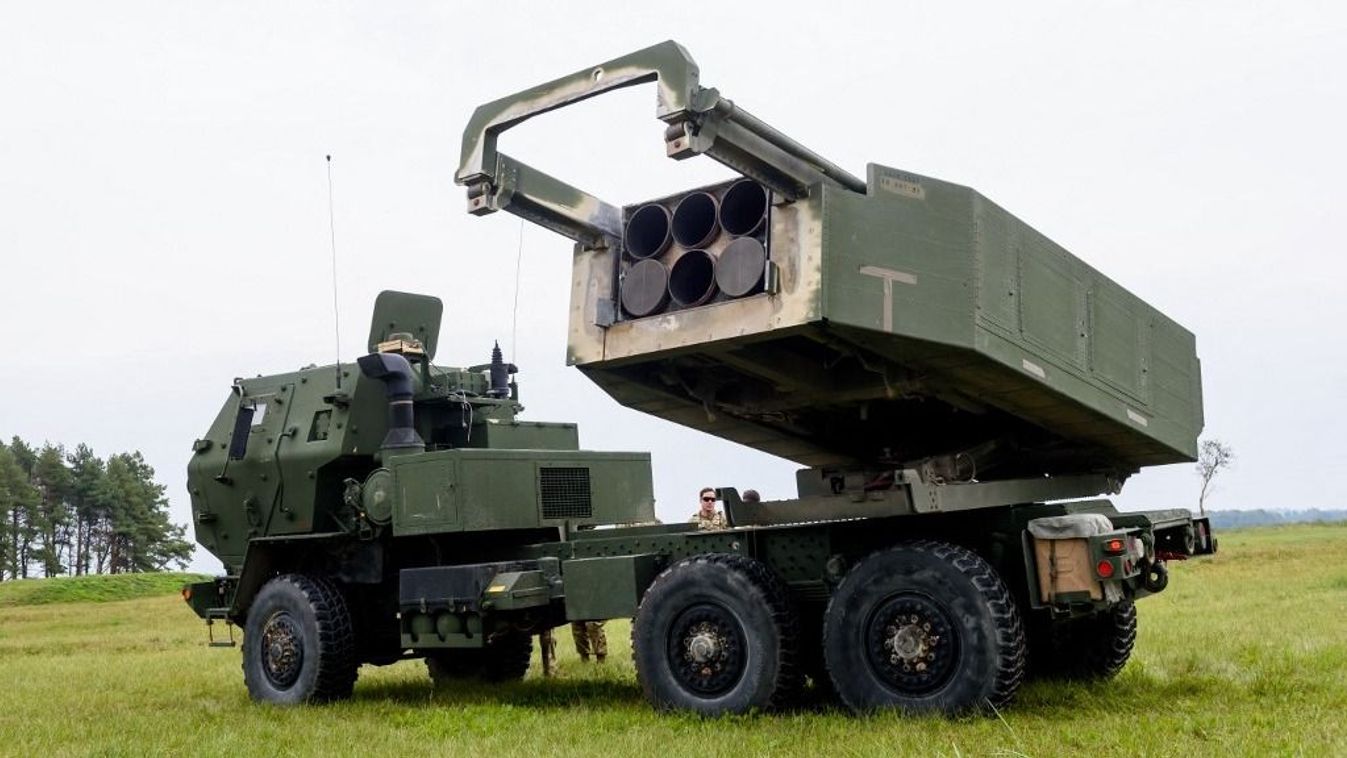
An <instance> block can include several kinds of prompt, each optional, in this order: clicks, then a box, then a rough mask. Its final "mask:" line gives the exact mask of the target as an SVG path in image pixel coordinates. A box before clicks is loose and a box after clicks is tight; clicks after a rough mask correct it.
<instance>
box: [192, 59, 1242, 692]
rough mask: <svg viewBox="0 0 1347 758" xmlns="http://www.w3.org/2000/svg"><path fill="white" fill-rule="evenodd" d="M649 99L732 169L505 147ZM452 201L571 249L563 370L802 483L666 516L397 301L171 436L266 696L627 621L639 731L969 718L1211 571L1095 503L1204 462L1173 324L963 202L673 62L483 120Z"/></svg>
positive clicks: (210, 604) (211, 616)
mask: <svg viewBox="0 0 1347 758" xmlns="http://www.w3.org/2000/svg"><path fill="white" fill-rule="evenodd" d="M646 83H650V84H653V85H654V88H655V90H656V102H657V108H656V115H657V117H658V118H659V120H660V121H661V122H662V125H663V129H662V138H663V141H664V145H665V149H666V153H667V154H668V155H669V156H670V157H672V158H675V159H684V158H688V157H691V156H694V155H698V154H705V155H707V156H710V157H711V158H713V159H715V160H717V161H719V162H721V163H723V164H724V165H726V166H728V167H730V168H731V169H732V170H733V172H734V174H735V175H734V176H733V177H732V178H731V179H730V180H728V181H725V182H721V183H717V184H715V185H712V186H708V187H698V188H694V189H691V190H688V191H683V192H678V193H675V194H673V195H669V196H667V197H661V198H656V199H652V200H648V201H640V202H632V203H627V204H625V205H611V204H609V203H607V202H605V201H602V200H600V199H598V198H597V197H594V196H592V195H590V194H588V193H586V192H584V191H582V190H579V189H577V188H575V187H572V186H570V185H568V184H566V183H565V182H563V181H561V180H558V179H556V178H554V177H551V176H548V175H546V174H544V173H542V172H540V171H538V170H536V169H533V168H531V167H529V166H528V165H526V164H524V163H521V162H519V161H517V160H515V159H513V158H511V157H510V156H508V155H505V154H504V153H501V152H500V151H499V150H498V149H497V139H498V137H499V135H500V133H501V132H503V131H505V130H507V129H509V128H510V127H512V126H515V125H517V124H519V123H521V122H523V121H525V120H527V119H529V118H532V117H534V116H538V115H541V114H544V113H546V112H548V111H551V110H554V109H556V108H559V107H563V106H566V105H569V104H571V103H575V102H578V101H580V100H584V99H586V98H589V97H593V96H595V95H598V94H601V93H603V92H606V91H609V90H612V89H616V88H619V87H627V86H632V85H638V84H646ZM456 179H457V181H458V182H459V183H460V184H463V185H465V186H466V188H467V195H468V210H469V211H470V212H471V213H474V214H477V215H486V214H490V213H492V212H495V211H500V210H505V211H509V212H511V213H514V214H516V215H518V216H521V217H522V218H525V219H528V220H530V221H532V222H535V223H537V224H539V225H541V226H544V227H546V228H548V229H551V230H554V231H556V232H559V233H561V234H562V235H564V236H566V237H568V238H570V239H571V240H573V241H574V243H575V246H574V254H573V260H574V275H573V277H572V280H571V307H570V325H569V345H568V360H569V362H570V363H571V364H573V365H575V366H576V367H577V368H579V369H580V370H581V371H582V372H584V373H585V375H586V376H588V377H589V378H590V379H591V380H593V381H594V382H595V383H596V384H598V385H599V386H600V387H601V388H602V389H603V390H604V391H605V392H607V393H608V394H609V395H611V396H612V397H613V398H614V399H615V400H617V401H618V402H619V403H621V404H622V405H625V406H627V407H629V408H634V409H636V410H640V411H643V412H645V413H648V414H651V415H653V416H657V417H659V418H663V419H667V420H669V421H672V422H674V423H678V424H682V425H684V426H687V427H691V428H693V429H697V430H701V431H704V432H706V433H709V434H714V435H716V436H719V437H722V438H725V439H729V440H733V441H735V442H739V443H741V444H745V445H748V446H751V447H753V448H756V449H758V450H762V451H765V452H768V453H771V454H773V455H777V456H780V457H782V458H786V459H789V460H792V461H795V462H798V463H799V464H801V466H802V468H801V469H800V470H799V471H798V473H797V476H796V484H797V490H798V493H797V496H796V497H794V498H791V499H788V500H779V501H766V502H745V501H744V500H742V499H741V498H740V497H739V493H738V492H737V491H736V490H735V489H734V488H731V487H722V488H719V489H718V490H717V496H718V498H719V500H720V501H721V502H722V503H723V505H724V511H725V515H726V520H727V522H728V526H729V528H727V529H725V530H719V531H702V530H699V529H698V527H697V526H696V525H694V524H684V523H679V524H659V523H657V522H655V512H654V502H653V496H652V485H651V473H650V459H649V456H648V455H647V454H645V453H623V452H594V451H586V450H581V449H579V442H578V432H577V429H576V427H575V425H573V424H567V423H538V422H531V421H525V420H523V419H522V418H521V417H520V412H521V411H522V406H521V404H520V396H519V384H518V381H517V369H516V367H514V366H512V365H510V364H507V363H506V362H505V361H504V360H503V359H502V357H501V355H500V354H499V351H498V350H497V351H495V352H494V353H493V355H492V359H491V361H490V362H488V363H486V364H481V365H477V366H471V367H468V368H453V367H447V366H442V365H438V364H436V363H434V359H435V355H436V351H437V347H438V343H439V337H440V329H441V312H442V306H441V304H440V302H439V301H438V300H436V299H435V298H432V297H427V296H423V295H411V294H405V293H396V292H385V293H383V294H382V295H380V297H379V299H378V301H377V302H376V304H375V309H374V315H373V319H372V324H371V329H370V335H369V341H368V347H369V353H368V354H367V355H365V356H364V357H362V358H360V359H359V361H358V362H357V364H356V365H337V366H331V365H329V366H324V367H309V368H306V369H302V370H300V371H297V372H293V373H288V374H281V375H276V376H259V377H257V378H253V379H241V380H236V381H235V383H234V385H233V387H232V388H231V389H232V393H231V395H230V397H229V398H228V400H227V401H226V403H225V405H224V406H223V408H221V410H220V412H219V414H218V415H217V417H216V419H215V422H214V423H213V424H212V425H211V427H210V429H209V431H208V432H207V433H206V435H205V436H204V437H202V438H201V439H199V440H197V442H196V443H195V445H194V448H193V449H194V455H193V458H192V460H191V463H190V464H189V467H188V483H189V488H190V490H191V499H192V510H193V518H194V524H195V528H196V535H197V540H198V542H200V543H201V545H202V546H203V547H205V548H206V549H207V550H210V551H211V552H212V553H213V554H215V555H216V556H217V557H219V558H220V560H221V561H222V562H223V563H224V566H225V569H226V575H225V576H222V577H220V578H218V579H216V580H213V581H208V582H202V583H198V584H193V585H189V586H187V587H185V588H184V595H185V596H186V598H187V600H188V603H189V604H190V606H191V607H192V609H193V610H195V611H196V612H197V613H198V614H199V615H200V616H201V617H203V618H205V619H206V620H207V623H208V624H211V623H214V622H218V621H223V622H226V623H228V624H231V625H238V626H241V627H242V628H243V635H242V653H243V664H244V665H243V669H244V682H245V684H246V686H247V689H248V691H249V693H250V694H251V696H252V697H253V698H255V699H257V700H261V701H269V702H280V703H296V702H315V701H326V700H333V699H338V698H344V697H348V696H350V694H351V692H352V688H353V686H354V684H355V681H356V676H357V672H358V669H359V667H360V666H361V665H362V664H374V665H383V664H389V663H393V662H396V661H400V660H403V659H406V658H421V659H424V660H425V662H426V667H427V669H428V672H429V675H430V677H431V678H432V679H433V680H434V681H435V682H437V683H440V684H444V685H448V686H452V683H453V682H454V681H456V680H460V679H463V678H468V677H472V678H478V679H486V680H491V681H505V680H513V679H519V678H521V677H523V676H524V675H525V673H526V671H527V669H528V666H529V661H530V656H531V652H532V637H533V636H534V635H536V634H539V633H541V632H543V631H545V630H548V629H552V628H555V627H557V626H560V625H563V624H566V623H568V622H570V621H577V620H600V619H614V618H631V619H633V623H632V655H633V659H634V663H635V669H636V675H637V678H638V680H639V682H640V686H641V689H642V691H643V692H644V694H645V696H646V697H647V698H648V699H649V701H650V702H651V703H652V704H653V705H654V706H655V707H657V708H662V709H679V710H688V711H693V712H697V713H702V714H708V715H714V714H723V713H742V712H746V711H749V710H753V709H770V708H774V707H779V706H782V705H784V704H787V703H789V702H791V701H793V700H794V699H795V698H796V697H797V696H798V695H799V694H800V693H801V692H802V691H803V690H804V689H805V688H806V687H813V688H817V689H818V690H819V691H820V692H822V693H826V695H827V696H828V697H834V698H836V700H838V701H840V703H842V704H843V705H845V706H846V707H848V708H851V709H853V710H856V711H870V710H874V709H884V708H892V709H899V710H902V711H905V712H914V713H919V712H939V713H964V712H969V711H985V712H991V711H992V710H994V709H998V708H1002V707H1004V706H1006V705H1007V704H1009V703H1010V702H1011V700H1012V699H1013V697H1014V695H1015V691H1016V689H1017V688H1018V687H1019V686H1020V684H1021V683H1022V682H1023V681H1024V680H1025V679H1026V677H1029V676H1052V677H1065V678H1072V679H1107V678H1109V677H1112V676H1114V675H1116V674H1117V673H1118V672H1119V671H1120V670H1121V669H1122V668H1123V666H1124V665H1125V664H1126V662H1127V660H1128V657H1129V656H1130V654H1131V652H1132V648H1133V645H1134V643H1135V640H1136V629H1137V613H1136V608H1135V605H1134V603H1135V602H1136V601H1137V600H1139V599H1141V598H1144V597H1146V596H1148V595H1151V594H1154V593H1157V592H1161V591H1163V590H1164V589H1165V587H1166V585H1167V583H1168V572H1167V570H1166V566H1167V564H1168V563H1169V562H1170V561H1174V560H1183V559H1186V558H1188V557H1190V556H1195V555H1202V554H1207V553H1211V552H1214V551H1215V549H1216V540H1215V538H1214V536H1213V535H1212V533H1211V529H1210V524H1209V523H1208V522H1207V521H1206V519H1203V518H1194V517H1193V516H1192V515H1191V514H1190V513H1189V512H1188V511H1186V510H1179V509H1171V510H1161V511H1149V512H1119V511H1118V510H1117V509H1116V508H1114V507H1113V505H1112V504H1111V503H1110V502H1109V501H1108V500H1107V499H1106V496H1107V495H1109V494H1113V493H1116V492H1118V491H1119V489H1120V487H1121V486H1122V483H1123V482H1124V481H1125V480H1126V479H1127V477H1128V476H1130V475H1131V474H1133V473H1135V472H1136V471H1138V470H1139V469H1140V468H1141V467H1143V466H1149V465H1158V464H1166V463H1177V462H1184V461H1191V460H1193V459H1194V457H1195V455H1196V446H1197V437H1198V434H1199V432H1200V431H1201V428H1202V407H1201V384H1200V382H1201V380H1200V370H1199V364H1198V360H1197V356H1196V349H1195V342H1194V338H1193V335H1192V334H1191V333H1190V332H1188V331H1187V330H1185V329H1184V328H1183V327H1181V326H1179V325H1178V324H1176V323H1175V322H1173V321H1172V320H1170V319H1168V318H1167V317H1165V316H1164V315H1163V314H1161V313H1160V312H1158V311H1157V310H1155V309H1154V308H1152V307H1150V306H1149V305H1147V304H1146V303H1144V302H1142V301H1141V300H1140V299H1139V298H1137V297H1136V296H1134V295H1132V294H1131V293H1129V292H1128V291H1127V290H1125V289H1123V288H1122V287H1120V286H1119V285H1117V284H1116V283H1114V282H1113V281H1111V280H1109V279H1108V278H1106V277H1105V276H1104V275H1103V274H1101V273H1099V272H1098V271H1096V270H1095V269H1093V268H1091V267H1090V266H1088V265H1087V264H1085V263H1084V262H1083V261H1081V260H1080V259H1079V258H1076V257H1075V256H1073V255H1072V254H1071V253H1069V252H1067V251H1066V250H1064V249H1063V248H1061V247H1060V246H1058V245H1056V244H1055V243H1053V242H1052V241H1051V240H1050V239H1048V238H1047V237H1045V236H1043V235H1042V234H1040V233H1039V232H1037V231H1035V230H1034V229H1033V228H1031V227H1029V226H1028V225H1027V224H1025V223H1024V222H1022V221H1021V220H1019V219H1018V218H1016V217H1015V216H1013V215H1011V214H1010V213H1008V212H1007V211H1005V210H1003V209H1001V208H1000V207H998V206H996V205H994V204H993V203H992V202H990V201H989V200H987V199H986V198H984V197H982V196H981V195H980V194H978V193H977V192H975V191H973V190H971V189H969V188H967V187H962V186H959V185H955V184H950V183H948V182H944V181H940V180H937V179H932V178H929V177H925V176H919V175H917V174H913V173H911V172H907V171H903V170H899V169H894V168H889V167H885V166H880V165H876V164H872V165H870V166H869V167H868V169H867V171H866V177H865V178H864V179H861V178H860V177H857V176H854V175H852V174H850V173H848V172H847V171H846V170H844V169H842V168H840V167H838V166H837V165H835V164H833V163H831V162H829V161H827V160H826V159H824V158H822V157H821V156H820V155H818V154H817V153H814V152H813V151H811V150H809V149H807V148H805V147H803V146H802V145H800V144H798V143H796V142H795V141H793V140H791V139H790V138H788V137H786V136H785V135H784V134H782V133H781V132H779V131H777V130H776V129H774V128H772V127H771V126H769V125H767V124H765V123H763V122H762V121H760V120H759V119H757V118H755V117H753V116H752V115H750V114H749V113H748V112H746V111H744V110H743V109H742V108H739V107H737V106H736V105H734V104H733V103H731V102H730V101H729V100H727V99H725V98H724V97H722V96H721V95H720V94H719V92H717V91H716V90H715V89H711V88H706V87H702V86H701V85H700V84H699V73H698V69H697V66H696V64H695V63H694V62H693V61H692V59H691V57H690V56H689V55H688V54H687V52H686V51H685V50H684V49H683V48H682V47H681V46H679V45H677V44H676V43H673V42H665V43H662V44H659V45H655V46H653V47H650V48H647V49H645V50H641V51H638V52H636V53H633V54H631V55H628V56H625V57H622V58H618V59H616V60H612V61H609V62H607V63H603V64H600V65H597V66H591V67H588V68H585V69H582V70H580V71H578V72H576V73H574V74H572V75H570V76H566V77H562V78H560V79H557V80H555V81H552V82H549V83H547V84H544V85H541V86H539V87H534V88H531V89H528V90H526V91H524V92H522V93H520V94H518V95H513V96H510V97H507V98H503V99H501V100H498V101H495V102H492V103H489V104H486V105H483V106H481V107H479V108H478V109H477V110H476V112H475V113H474V114H473V116H472V118H471V120H470V122H469V124H468V126H467V128H466V129H465V132H464V139H463V149H462V161H461V164H460V166H459V169H458V171H457V174H456ZM451 323H452V322H451ZM231 628H232V627H231ZM229 639H230V640H231V641H232V639H233V638H232V635H231V637H230V638H229ZM224 644H229V643H228V642H226V643H224Z"/></svg>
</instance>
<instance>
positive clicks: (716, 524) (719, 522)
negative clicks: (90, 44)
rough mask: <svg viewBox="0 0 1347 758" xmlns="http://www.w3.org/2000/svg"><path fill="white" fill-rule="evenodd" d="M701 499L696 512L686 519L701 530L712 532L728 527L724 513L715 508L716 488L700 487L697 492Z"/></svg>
mask: <svg viewBox="0 0 1347 758" xmlns="http://www.w3.org/2000/svg"><path fill="white" fill-rule="evenodd" d="M697 495H698V499H699V500H700V501H701V502H700V503H698V504H697V512H696V513H694V514H692V518H690V519H688V521H689V522H690V523H693V524H696V525H697V528H698V529H699V530H701V531H703V532H714V531H719V530H721V529H729V528H730V525H729V524H728V523H726V521H725V513H724V512H723V511H719V510H716V490H715V488H714V487H702V491H701V492H699V493H697Z"/></svg>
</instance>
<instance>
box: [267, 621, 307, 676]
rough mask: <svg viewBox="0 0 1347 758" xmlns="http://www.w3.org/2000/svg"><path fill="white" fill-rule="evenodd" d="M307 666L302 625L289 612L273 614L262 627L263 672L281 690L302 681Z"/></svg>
mask: <svg viewBox="0 0 1347 758" xmlns="http://www.w3.org/2000/svg"><path fill="white" fill-rule="evenodd" d="M303 666H304V637H303V635H302V633H301V632H300V628H299V622H297V621H296V620H295V618H294V617H293V616H291V615H290V614H289V613H287V612H286V611H281V612H279V613H276V614H273V615H272V616H271V618H269V619H267V623H266V624H265V625H264V626H263V627H262V673H264V674H266V677H267V681H269V682H271V684H272V685H273V686H275V687H277V688H279V689H286V688H288V687H290V686H291V685H293V684H294V683H295V680H297V679H299V672H300V669H301V668H303Z"/></svg>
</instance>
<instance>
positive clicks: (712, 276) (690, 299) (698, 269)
mask: <svg viewBox="0 0 1347 758" xmlns="http://www.w3.org/2000/svg"><path fill="white" fill-rule="evenodd" d="M714 294H716V259H715V258H712V257H711V254H710V253H708V252H706V251H705V250H689V251H687V252H686V253H683V255H682V256H680V257H679V258H678V260H677V261H674V265H673V268H672V269H671V270H670V271H669V296H670V297H672V298H673V301H674V302H675V303H677V304H679V305H681V306H685V307H686V306H690V305H701V304H702V303H705V302H706V301H707V300H710V299H711V296H712V295H714Z"/></svg>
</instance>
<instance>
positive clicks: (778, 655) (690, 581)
mask: <svg viewBox="0 0 1347 758" xmlns="http://www.w3.org/2000/svg"><path fill="white" fill-rule="evenodd" d="M797 633H798V632H797V622H796V617H795V613H794V611H793V609H792V608H791V605H790V601H789V598H788V597H787V594H786V589H785V586H784V585H783V584H782V583H781V582H780V580H779V579H777V578H776V576H775V575H774V574H772V573H771V571H769V570H768V569H767V567H766V566H764V565H763V564H761V563H759V562H758V561H755V560H753V559H751V558H747V557H744V556H741V555H732V554H716V555H699V556H694V557H692V558H687V559H684V560H682V561H679V562H678V563H675V564H674V565H673V566H670V567H669V568H668V569H666V570H665V571H664V572H663V573H661V574H660V575H659V576H658V577H656V578H655V581H654V582H653V583H652V584H651V585H650V588H649V589H648V590H647V591H646V593H645V597H644V598H642V600H641V606H640V608H639V609H638V610H637V612H636V620H635V623H634V624H633V625H632V632H631V642H632V658H633V660H634V662H635V664H636V678H637V679H638V680H639V681H640V683H641V689H642V690H643V691H644V692H645V696H646V698H647V699H648V700H649V701H650V702H651V703H652V704H654V705H655V707H657V708H661V709H679V710H689V711H694V712H697V713H701V714H704V715H708V716H714V715H719V714H723V713H744V712H747V711H749V710H752V709H755V708H762V709H766V708H774V707H777V706H780V705H783V704H784V703H786V702H787V701H789V700H790V699H792V698H793V697H795V696H796V694H797V693H798V691H799V689H800V682H801V677H800V674H799V670H798V668H797V660H796V656H797Z"/></svg>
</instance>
